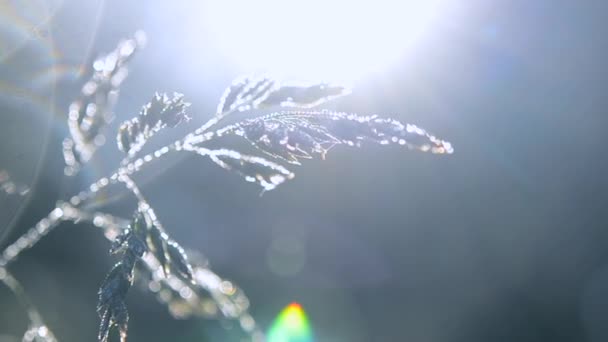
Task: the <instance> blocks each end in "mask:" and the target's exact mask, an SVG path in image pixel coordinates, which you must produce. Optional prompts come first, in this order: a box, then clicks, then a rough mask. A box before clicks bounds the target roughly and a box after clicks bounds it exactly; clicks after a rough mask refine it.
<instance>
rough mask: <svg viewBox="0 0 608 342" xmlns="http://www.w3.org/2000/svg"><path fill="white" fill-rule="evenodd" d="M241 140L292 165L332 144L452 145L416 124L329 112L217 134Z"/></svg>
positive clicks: (249, 123) (284, 115) (280, 116)
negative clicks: (232, 136) (233, 135)
mask: <svg viewBox="0 0 608 342" xmlns="http://www.w3.org/2000/svg"><path fill="white" fill-rule="evenodd" d="M216 134H217V135H218V136H221V135H226V134H235V135H239V136H242V137H244V138H245V139H247V140H248V141H249V142H251V144H253V145H254V146H255V147H257V148H258V149H260V150H261V151H262V152H264V153H266V154H268V155H270V156H272V157H275V158H279V159H283V160H285V161H287V162H289V163H292V164H299V161H300V159H309V158H312V157H313V156H314V155H320V156H321V157H322V158H324V157H325V154H326V153H327V151H328V150H329V149H330V148H331V147H333V146H334V145H340V144H345V145H349V146H360V145H361V143H362V142H364V141H370V142H374V143H378V144H382V145H388V144H398V145H404V146H407V147H409V148H411V149H417V150H420V151H423V152H427V151H429V152H431V153H436V154H450V153H453V148H452V145H451V144H450V143H449V142H447V141H443V140H440V139H438V138H436V137H435V136H433V135H431V134H429V133H427V132H426V131H425V130H423V129H421V128H419V127H417V126H415V125H410V124H407V125H404V124H402V123H400V122H399V121H396V120H393V119H388V118H380V117H377V116H375V115H374V116H360V115H357V114H349V113H341V112H330V111H325V110H324V111H290V112H279V113H273V114H270V115H266V116H262V117H258V118H254V119H249V120H245V121H242V122H240V123H237V124H235V125H231V126H227V127H225V128H223V129H220V130H218V131H217V132H216Z"/></svg>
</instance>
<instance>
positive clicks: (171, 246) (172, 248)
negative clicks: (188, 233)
mask: <svg viewBox="0 0 608 342" xmlns="http://www.w3.org/2000/svg"><path fill="white" fill-rule="evenodd" d="M166 246H167V255H168V256H169V260H170V267H169V268H170V269H171V273H174V274H179V275H181V276H182V277H184V278H186V279H188V280H192V266H190V263H189V262H188V257H187V256H186V252H184V249H183V248H182V247H181V246H180V245H179V244H178V243H177V242H175V241H173V240H168V241H167V243H166Z"/></svg>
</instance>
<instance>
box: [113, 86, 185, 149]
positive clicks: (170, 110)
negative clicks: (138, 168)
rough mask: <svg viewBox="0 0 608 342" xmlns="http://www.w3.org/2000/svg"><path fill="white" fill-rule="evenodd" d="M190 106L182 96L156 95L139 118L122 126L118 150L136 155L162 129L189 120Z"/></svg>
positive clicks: (176, 94)
mask: <svg viewBox="0 0 608 342" xmlns="http://www.w3.org/2000/svg"><path fill="white" fill-rule="evenodd" d="M189 106H190V104H189V103H187V102H184V96H183V95H182V94H179V93H174V94H173V97H172V98H170V97H169V96H168V95H167V94H165V93H156V94H154V96H153V97H152V100H151V101H150V102H149V103H148V104H146V105H145V106H143V108H142V110H141V111H140V113H139V115H138V116H137V117H135V118H133V119H131V120H128V121H125V122H123V123H122V124H121V125H120V128H119V129H118V135H117V137H116V141H117V143H118V149H119V150H121V151H123V152H125V153H127V154H129V155H134V154H135V153H137V152H138V151H139V150H140V149H141V148H142V146H143V145H144V144H145V143H146V141H147V140H148V139H149V138H151V137H152V136H153V135H154V134H156V133H157V132H158V131H160V130H161V129H163V128H165V127H175V126H177V125H178V124H180V123H181V122H183V121H187V120H189V119H190V118H189V117H188V116H187V115H186V108H188V107H189Z"/></svg>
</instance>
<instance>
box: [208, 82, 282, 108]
mask: <svg viewBox="0 0 608 342" xmlns="http://www.w3.org/2000/svg"><path fill="white" fill-rule="evenodd" d="M274 85H275V81H274V80H272V79H270V78H267V77H260V78H252V77H243V78H240V79H237V80H236V81H234V82H233V83H232V84H231V85H230V86H229V87H228V88H227V89H226V90H225V91H224V94H223V95H222V97H221V98H220V103H219V104H218V106H217V112H216V115H217V116H222V115H225V114H227V113H229V112H232V111H244V110H249V109H252V108H257V105H258V104H259V103H260V102H261V101H263V100H265V99H266V97H268V95H270V93H271V92H272V91H273V89H274Z"/></svg>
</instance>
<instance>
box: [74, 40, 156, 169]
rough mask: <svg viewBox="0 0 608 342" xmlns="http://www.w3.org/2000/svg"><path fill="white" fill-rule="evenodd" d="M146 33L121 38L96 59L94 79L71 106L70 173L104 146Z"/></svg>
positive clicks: (83, 87) (92, 78)
mask: <svg viewBox="0 0 608 342" xmlns="http://www.w3.org/2000/svg"><path fill="white" fill-rule="evenodd" d="M142 35H143V33H142V32H139V33H138V34H136V37H135V38H133V39H128V40H123V41H121V42H120V43H119V44H118V46H117V47H116V49H115V50H114V51H112V52H110V53H108V54H107V55H105V56H102V57H100V58H98V59H97V60H95V62H94V63H93V70H92V76H91V78H90V79H89V80H88V81H87V82H85V84H84V85H83V86H82V90H81V94H80V96H79V98H78V99H76V100H75V101H74V102H72V104H71V105H70V108H69V112H68V128H69V131H70V138H66V139H65V140H64V142H63V156H64V160H65V163H66V168H65V174H66V175H75V174H76V173H77V172H78V171H79V169H80V167H81V166H82V164H84V163H86V162H87V161H89V159H90V158H91V157H92V156H93V154H94V153H95V151H96V150H97V148H98V147H99V146H101V145H103V143H104V141H105V138H104V136H103V130H104V128H105V127H106V126H107V125H108V123H110V121H111V120H112V118H113V113H112V110H113V108H114V105H115V104H116V101H117V99H118V91H119V88H120V85H121V84H122V82H123V81H124V80H125V78H126V77H127V75H128V70H127V63H128V62H129V60H130V59H131V57H132V56H133V54H134V53H135V51H137V50H138V49H140V48H141V47H142V45H143V42H144V39H142Z"/></svg>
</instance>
